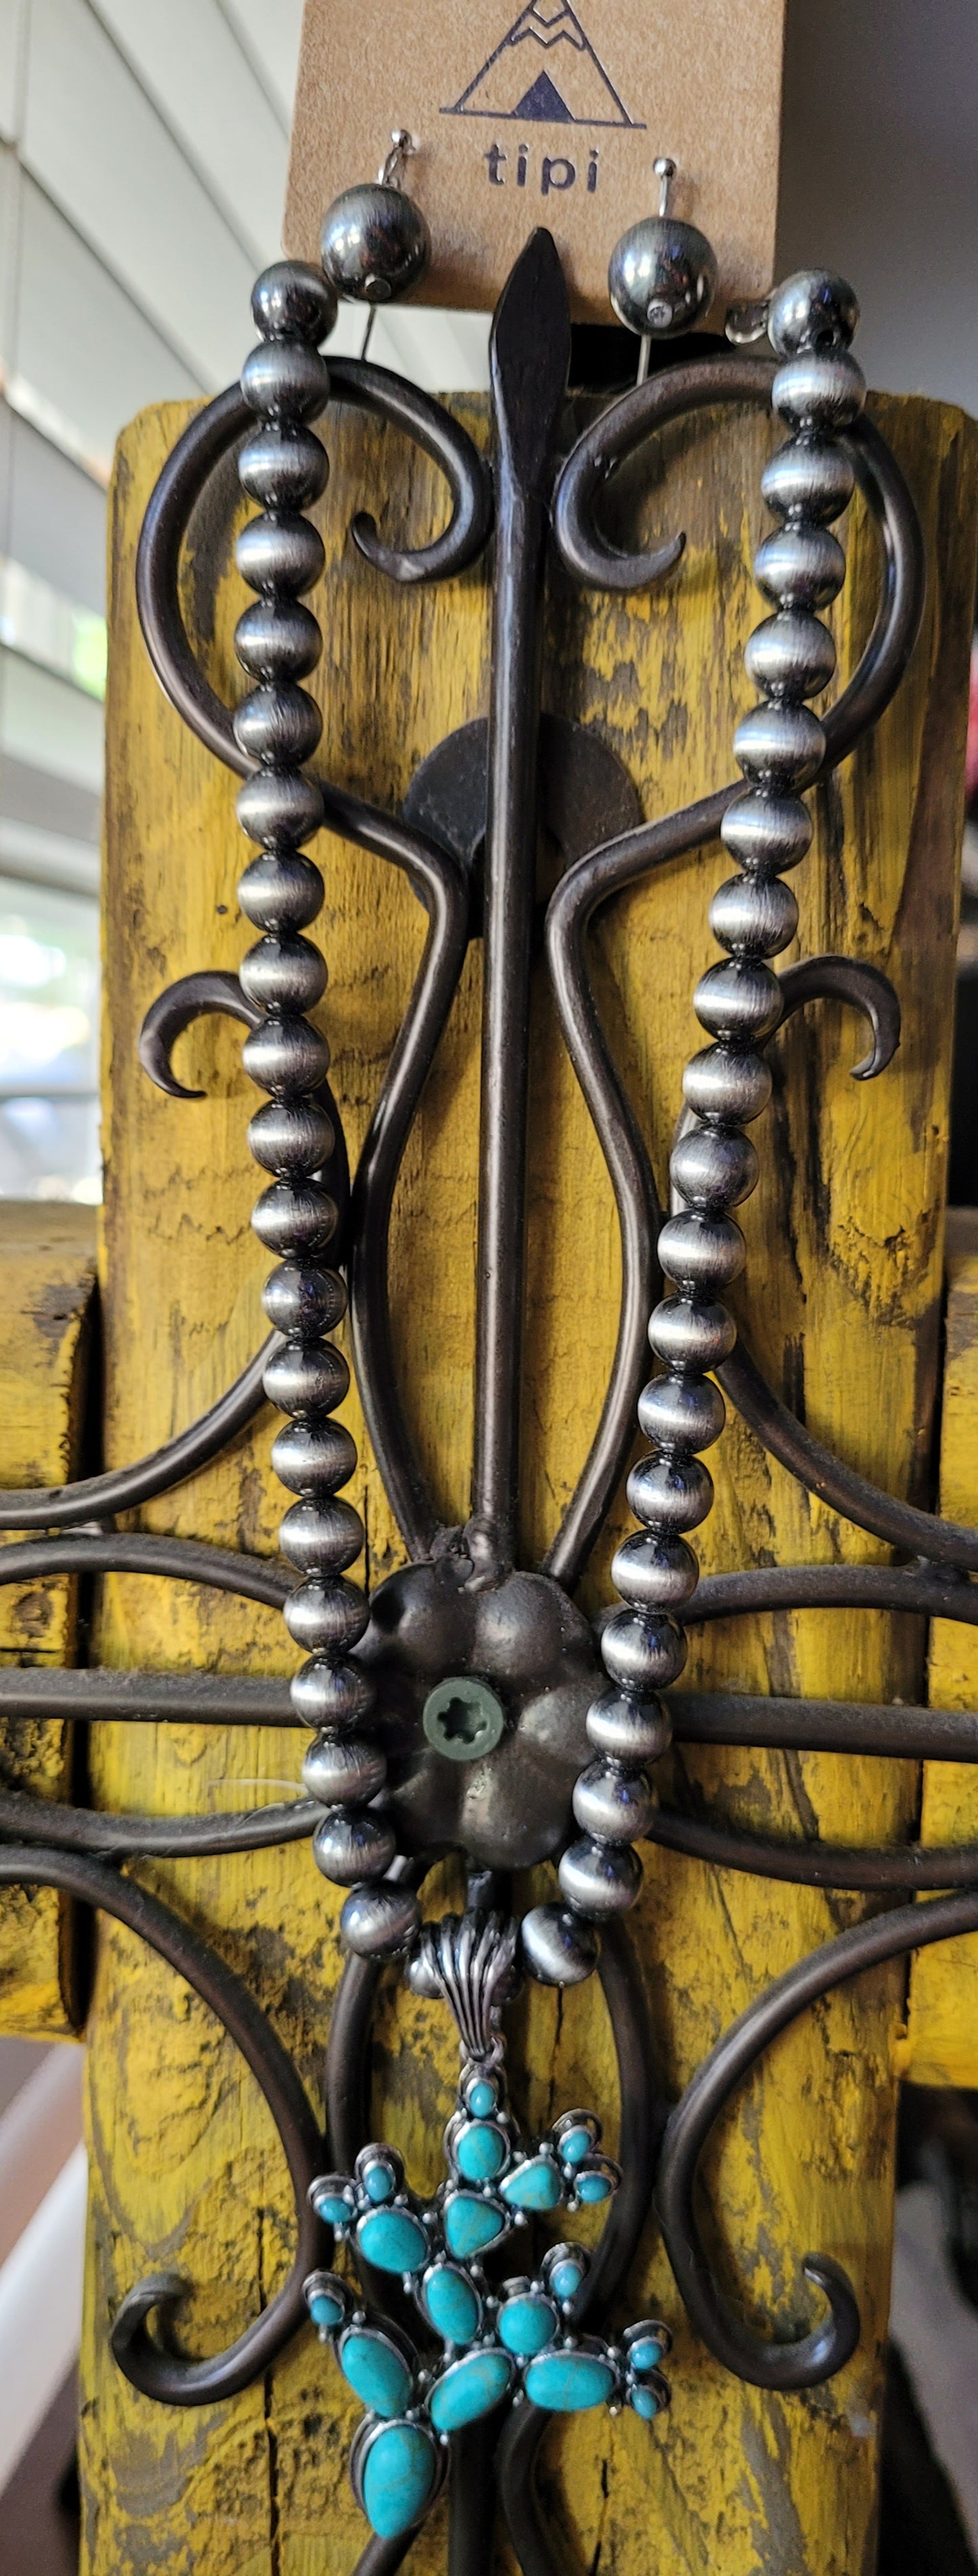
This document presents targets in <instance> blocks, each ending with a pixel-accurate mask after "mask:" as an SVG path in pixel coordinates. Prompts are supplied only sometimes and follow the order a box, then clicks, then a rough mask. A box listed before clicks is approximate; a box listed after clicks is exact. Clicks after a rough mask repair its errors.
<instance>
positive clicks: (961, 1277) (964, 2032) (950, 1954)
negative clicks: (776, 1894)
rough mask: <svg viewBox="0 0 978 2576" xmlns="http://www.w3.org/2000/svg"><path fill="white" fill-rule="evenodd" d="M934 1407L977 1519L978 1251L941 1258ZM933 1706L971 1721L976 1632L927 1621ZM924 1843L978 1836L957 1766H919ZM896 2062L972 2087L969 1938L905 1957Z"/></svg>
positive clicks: (948, 1489)
mask: <svg viewBox="0 0 978 2576" xmlns="http://www.w3.org/2000/svg"><path fill="white" fill-rule="evenodd" d="M948 1274H949V1289H948V1301H947V1330H946V1339H945V1357H944V1391H943V1403H942V1409H941V1510H942V1512H944V1513H945V1514H946V1515H947V1517H948V1519H949V1520H955V1521H974V1520H975V1519H976V1518H978V1253H976V1252H974V1251H972V1252H970V1253H969V1252H962V1253H960V1254H958V1255H956V1256H952V1258H951V1259H950V1260H949V1263H948ZM928 1697H929V1698H930V1700H931V1702H932V1704H933V1706H934V1707H935V1708H967V1709H973V1710H974V1711H975V1712H976V1723H978V1636H976V1633H975V1630H974V1629H973V1628H956V1627H954V1626H952V1624H951V1621H950V1620H949V1619H935V1620H934V1621H933V1623H932V1626H931V1632H930V1657H929V1691H928ZM920 1839H921V1842H924V1843H966V1842H978V1778H976V1775H975V1772H974V1771H973V1770H971V1769H970V1768H969V1766H968V1765H967V1763H964V1762H925V1764H924V1789H923V1801H922V1806H921V1818H920ZM898 2063H899V2065H900V2068H901V2072H902V2073H903V2074H905V2075H906V2077H907V2078H908V2080H909V2082H910V2083H911V2084H963V2085H978V1936H975V1937H972V1939H971V1940H966V1941H947V1942H941V1944H940V1945H939V1946H938V1947H937V1948H935V1949H933V1950H922V1951H921V1953H920V1956H919V1958H917V1959H915V1960H914V1964H913V1972H912V1975H911V1980H910V2009H909V2014H908V2021H907V2035H906V2040H905V2041H904V2042H903V2043H902V2044H901V2047H900V2050H899V2055H898Z"/></svg>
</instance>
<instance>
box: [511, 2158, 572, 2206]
mask: <svg viewBox="0 0 978 2576" xmlns="http://www.w3.org/2000/svg"><path fill="white" fill-rule="evenodd" d="M499 2190H500V2196H501V2198H502V2199H503V2200H505V2201H508V2203H509V2206H510V2208H511V2209H556V2208H557V2206H558V2204H559V2202H560V2200H561V2198H562V2186H561V2180H560V2174H559V2172H558V2169H557V2166H556V2165H555V2164H553V2163H552V2162H551V2159H550V2157H549V2156H528V2157H527V2159H526V2162H525V2164H522V2165H517V2166H516V2167H515V2168H514V2171H513V2172H512V2173H511V2174H507V2176H506V2180H505V2182H501V2183H500V2186H499Z"/></svg>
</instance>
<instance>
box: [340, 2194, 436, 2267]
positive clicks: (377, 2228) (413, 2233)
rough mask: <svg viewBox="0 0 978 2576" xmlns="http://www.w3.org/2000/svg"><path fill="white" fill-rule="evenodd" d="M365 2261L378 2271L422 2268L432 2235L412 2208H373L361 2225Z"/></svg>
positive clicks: (361, 2240) (358, 2236) (362, 2250)
mask: <svg viewBox="0 0 978 2576" xmlns="http://www.w3.org/2000/svg"><path fill="white" fill-rule="evenodd" d="M357 2244H358V2246H359V2248H360V2252H361V2254H362V2255H363V2259H364V2262H365V2263H376V2266H377V2269H378V2272H420V2270H421V2266H422V2264H423V2263H426V2262H427V2260H428V2239H427V2237H426V2235H425V2232H424V2228H423V2227H422V2225H421V2221H420V2219H419V2218H415V2217H414V2216H413V2215H412V2212H411V2211H410V2210H409V2209H371V2210H368V2212H367V2215H366V2218H361V2221H360V2225H359V2227H358V2228H357Z"/></svg>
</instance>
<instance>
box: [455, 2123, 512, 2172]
mask: <svg viewBox="0 0 978 2576" xmlns="http://www.w3.org/2000/svg"><path fill="white" fill-rule="evenodd" d="M508 2154H509V2144H508V2141H507V2138H506V2135H505V2132H504V2131H503V2130H502V2129H497V2127H496V2125H495V2123H494V2121H490V2120H470V2121H469V2123H468V2125H467V2127H466V2128H464V2129H460V2130H459V2133H458V2136H457V2138H456V2140H455V2162H456V2164H457V2166H458V2169H459V2172H460V2174H464V2176H465V2179H466V2182H495V2179H496V2175H497V2174H498V2173H501V2172H502V2169H503V2166H504V2164H505V2162H506V2158H507V2156H508Z"/></svg>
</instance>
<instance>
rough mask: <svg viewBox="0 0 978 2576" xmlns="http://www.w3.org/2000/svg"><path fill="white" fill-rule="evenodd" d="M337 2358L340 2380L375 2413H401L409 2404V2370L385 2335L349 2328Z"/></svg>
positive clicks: (400, 2354)
mask: <svg viewBox="0 0 978 2576" xmlns="http://www.w3.org/2000/svg"><path fill="white" fill-rule="evenodd" d="M339 2361H340V2369H341V2371H342V2373H343V2377H344V2379H348V2380H349V2383H350V2386H351V2388H352V2389H354V2390H355V2392H356V2395H357V2396H358V2397H360V2398H362V2400H363V2403H364V2405H365V2406H370V2407H372V2409H373V2412H374V2414H375V2415H403V2413H404V2409H405V2407H406V2406H409V2405H410V2403H411V2387H412V2381H411V2373H410V2371H409V2369H408V2366H407V2362H406V2361H405V2360H404V2357H403V2354H402V2353H399V2352H398V2350H397V2347H396V2345H395V2344H392V2343H389V2342H388V2339H387V2336H386V2335H383V2334H374V2333H372V2332H371V2331H370V2330H369V2328H368V2329H367V2330H366V2331H365V2332H363V2333H361V2331H360V2329H359V2327H357V2326H354V2327H352V2328H351V2330H350V2333H349V2334H345V2335H344V2336H343V2340H342V2342H341V2344H340V2348H339Z"/></svg>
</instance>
